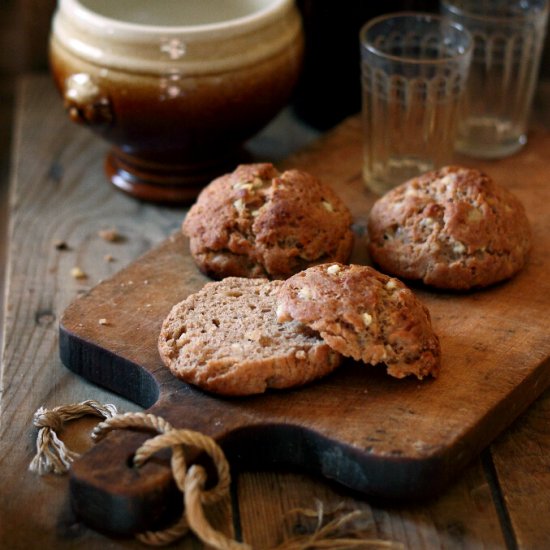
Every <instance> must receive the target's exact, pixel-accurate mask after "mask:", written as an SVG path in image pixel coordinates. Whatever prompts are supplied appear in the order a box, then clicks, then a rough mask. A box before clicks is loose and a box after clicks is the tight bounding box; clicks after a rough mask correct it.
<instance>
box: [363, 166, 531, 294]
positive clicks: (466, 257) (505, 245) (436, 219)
mask: <svg viewBox="0 0 550 550" xmlns="http://www.w3.org/2000/svg"><path fill="white" fill-rule="evenodd" d="M368 233H369V245H368V248H369V253H370V255H371V257H372V259H373V261H374V262H375V263H376V264H377V266H378V267H379V268H380V269H381V270H382V271H384V272H385V273H389V274H391V275H394V276H396V277H401V278H404V279H411V280H420V281H422V282H423V283H424V284H426V285H430V286H433V287H437V288H442V289H453V290H468V289H473V288H481V287H486V286H488V285H491V284H494V283H497V282H499V281H503V280H505V279H508V278H510V277H512V276H513V275H514V274H515V273H517V272H518V271H519V270H520V269H521V268H522V267H523V266H524V264H525V262H526V259H527V256H528V252H529V249H530V248H531V229H530V226H529V221H528V219H527V216H526V214H525V209H524V207H523V205H522V204H521V203H520V201H519V200H518V199H517V198H516V197H515V196H514V195H513V194H512V193H511V192H510V191H508V190H507V189H506V188H504V187H502V186H500V185H497V184H496V183H495V182H494V181H493V180H492V179H491V178H490V177H489V176H487V175H486V174H484V173H482V172H480V171H479V170H474V169H471V168H463V167H460V166H447V167H445V168H442V169H441V170H437V171H434V172H428V173H426V174H424V175H422V176H420V177H418V178H414V179H412V180H410V181H408V182H406V183H404V184H403V185H400V186H399V187H396V188H395V189H392V190H391V191H389V192H388V193H386V194H385V195H384V196H383V197H381V198H380V199H379V200H378V201H377V202H376V203H375V204H374V206H373V208H372V210H371V212H370V214H369V220H368Z"/></svg>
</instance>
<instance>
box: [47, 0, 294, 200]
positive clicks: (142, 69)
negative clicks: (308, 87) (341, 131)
mask: <svg viewBox="0 0 550 550" xmlns="http://www.w3.org/2000/svg"><path fill="white" fill-rule="evenodd" d="M302 54H303V34H302V26H301V20H300V16H299V13H298V11H297V9H296V7H295V5H294V3H293V1H292V0H232V1H231V2H228V1H227V0H187V1H185V2H182V1H181V0H155V1H154V2H151V1H150V0H117V1H116V2H112V1H107V0H60V2H59V5H58V9H57V12H56V14H55V16H54V18H53V24H52V32H51V39H50V61H51V68H52V73H53V76H54V80H55V82H56V85H57V87H58V88H59V90H60V92H61V94H62V96H63V99H64V103H65V107H66V109H67V111H68V113H69V116H70V117H71V119H72V120H74V121H76V122H79V123H83V124H85V125H87V126H89V127H90V128H91V129H93V130H94V131H95V132H97V133H98V134H99V135H101V136H102V137H103V138H105V139H106V140H107V141H108V142H110V143H111V144H112V148H111V149H110V151H109V153H108V156H107V159H106V165H105V166H106V172H107V174H108V177H109V179H110V181H111V182H112V183H113V184H114V185H115V186H116V187H118V188H119V189H121V190H123V191H125V192H126V193H129V194H130V195H133V196H134V197H137V198H139V199H143V200H147V201H157V202H172V203H186V202H190V201H192V200H193V199H194V198H195V197H196V195H197V193H198V192H199V191H200V189H201V188H202V186H204V184H206V183H207V182H208V181H210V180H211V179H212V178H213V177H215V176H217V175H219V174H221V173H223V172H226V171H229V170H233V169H234V167H235V165H236V164H237V163H238V162H239V161H240V160H242V158H241V157H239V155H240V153H241V151H242V144H243V142H244V141H246V140H247V139H249V138H250V137H252V136H253V135H254V134H255V133H257V132H258V131H259V130H261V129H262V127H263V126H265V125H266V124H267V123H268V122H269V121H270V120H271V119H272V118H273V117H274V116H275V115H276V114H277V113H278V112H279V110H280V109H281V108H282V107H283V106H284V105H285V104H286V103H287V102H288V100H289V98H290V95H291V93H292V90H293V88H294V85H295V83H296V81H297V78H298V75H299V71H300V67H301V60H302Z"/></svg>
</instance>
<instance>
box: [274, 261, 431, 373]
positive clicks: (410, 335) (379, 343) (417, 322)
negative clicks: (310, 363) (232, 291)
mask: <svg viewBox="0 0 550 550" xmlns="http://www.w3.org/2000/svg"><path fill="white" fill-rule="evenodd" d="M277 318H278V320H279V321H280V322H283V323H284V322H285V321H292V322H296V321H300V322H301V323H304V324H305V325H307V326H308V327H310V328H311V329H313V330H315V331H317V332H319V334H320V336H321V338H322V339H323V340H324V341H325V342H326V343H327V344H328V345H329V346H330V347H331V348H333V349H334V350H335V351H337V352H339V353H341V354H342V355H344V356H346V357H352V358H353V359H355V360H356V361H363V362H364V363H368V364H372V365H375V364H378V363H384V364H385V365H386V367H387V372H388V374H390V375H391V376H394V377H396V378H403V377H405V376H408V375H414V376H416V377H417V378H419V379H422V378H424V377H426V376H428V375H431V376H433V377H437V375H438V373H439V369H440V355H441V349H440V345H439V339H438V337H437V335H436V334H435V333H434V331H433V329H432V325H431V319H430V313H429V311H428V309H427V308H426V307H425V306H424V305H423V304H422V303H421V302H420V301H419V300H418V299H417V298H416V296H415V295H414V294H413V292H412V291H411V290H410V289H409V288H407V287H406V286H405V285H404V284H403V283H402V282H401V281H399V280H398V279H394V278H391V277H388V276H387V275H384V274H382V273H380V272H378V271H376V270H375V269H373V268H371V267H368V266H360V265H342V264H339V263H332V264H324V265H318V266H315V267H311V268H309V269H306V270H305V271H302V272H300V273H297V274H296V275H293V276H292V277H290V278H289V279H287V280H286V281H284V282H283V284H282V286H281V290H280V292H279V296H278V308H277Z"/></svg>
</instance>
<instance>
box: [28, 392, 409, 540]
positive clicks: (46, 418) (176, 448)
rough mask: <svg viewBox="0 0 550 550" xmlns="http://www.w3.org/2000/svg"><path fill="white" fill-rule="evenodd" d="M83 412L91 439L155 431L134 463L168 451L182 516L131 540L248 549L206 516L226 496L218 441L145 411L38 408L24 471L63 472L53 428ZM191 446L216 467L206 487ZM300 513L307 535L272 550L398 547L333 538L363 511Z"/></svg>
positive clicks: (69, 457) (226, 473)
mask: <svg viewBox="0 0 550 550" xmlns="http://www.w3.org/2000/svg"><path fill="white" fill-rule="evenodd" d="M86 415H92V416H97V417H100V418H103V419H104V420H103V421H102V422H100V423H99V424H98V425H97V426H96V427H95V428H94V430H93V431H92V439H94V440H95V441H96V442H97V441H100V440H101V439H103V438H104V437H105V436H106V435H107V434H108V433H109V432H110V431H113V430H117V429H140V430H144V429H145V430H148V431H151V432H156V433H157V434H158V435H156V436H154V437H152V438H151V439H148V440H146V441H145V442H144V443H143V444H142V445H141V447H139V448H138V449H137V451H136V452H135V454H134V459H133V461H134V466H135V467H138V468H139V467H141V466H142V465H143V464H145V462H147V460H148V459H149V458H150V457H151V456H152V455H154V454H155V453H157V452H159V451H160V450H162V449H165V448H167V447H169V448H171V449H172V456H171V459H170V466H171V469H172V475H173V476H174V480H175V482H176V485H177V487H178V489H179V490H180V491H181V492H182V494H183V503H184V507H183V515H182V517H181V518H180V519H179V520H178V521H177V522H176V523H175V524H174V525H172V526H170V527H168V528H167V529H164V530H161V531H146V532H144V533H138V534H137V535H136V538H137V539H138V540H140V541H141V542H142V543H144V544H147V545H150V546H165V545H167V544H170V543H172V542H174V541H176V540H178V539H180V538H181V537H183V536H184V535H186V534H187V533H188V532H189V530H191V531H193V532H194V533H195V535H196V536H197V537H198V538H199V539H200V540H201V541H202V542H203V543H205V544H208V545H210V546H211V547H213V548H216V549H218V550H252V547H251V546H250V545H248V544H246V543H240V542H238V541H236V540H233V539H230V538H228V537H226V536H225V535H224V534H223V533H221V532H220V531H217V530H216V529H214V528H213V527H212V526H211V525H210V523H209V522H208V520H207V519H206V516H205V513H204V509H203V506H205V505H210V504H214V503H216V502H219V501H220V500H221V499H223V498H226V497H228V495H229V487H230V483H231V478H230V469H229V464H228V462H227V459H226V458H225V455H224V453H223V451H222V449H221V448H220V447H219V445H218V444H217V443H216V442H215V441H214V440H213V439H212V438H211V437H209V436H206V435H204V434H202V433H200V432H196V431H193V430H186V429H176V428H174V427H173V426H172V425H171V424H170V423H169V422H167V421H166V420H164V419H163V418H161V417H158V416H155V415H152V414H147V413H124V414H118V413H117V409H116V407H115V406H114V405H112V404H105V405H103V404H101V403H98V402H97V401H94V400H87V401H83V402H81V403H77V404H73V405H62V406H59V407H54V408H53V409H51V410H47V409H45V408H44V407H40V408H39V409H38V410H37V411H36V413H35V414H34V418H33V424H34V425H35V426H36V427H37V428H39V432H38V436H37V441H36V450H37V453H36V456H35V457H34V458H33V460H32V462H31V463H30V465H29V470H31V471H32V472H36V473H38V474H40V475H43V474H46V473H48V472H52V473H55V474H63V473H66V472H67V471H68V470H69V468H70V465H71V463H72V462H73V461H74V460H75V459H76V458H78V456H79V454H78V453H75V452H73V451H71V450H70V449H68V448H67V447H66V445H65V444H64V443H63V442H62V441H61V440H60V439H59V437H58V436H57V432H59V431H61V430H62V429H63V426H64V424H65V423H66V422H68V421H69V420H74V419H77V418H81V417H83V416H86ZM191 447H194V448H196V449H198V450H199V451H204V452H206V453H207V454H208V455H209V456H210V458H211V459H212V461H213V463H214V465H215V467H216V471H217V477H218V480H217V483H216V485H215V486H214V487H213V488H211V489H208V490H205V489H204V487H205V484H206V479H207V476H206V471H205V469H204V468H203V467H202V466H200V465H198V464H193V465H191V467H190V468H189V469H188V468H187V462H186V459H185V449H186V448H187V449H189V448H191ZM293 512H294V513H300V514H302V515H305V516H311V515H313V514H315V517H317V528H316V529H315V531H314V532H313V533H311V534H306V535H299V536H297V537H294V538H292V539H289V540H287V541H285V542H284V543H283V544H281V545H280V546H278V547H277V548H276V549H274V550H308V549H314V548H332V549H337V548H342V549H346V548H359V547H363V548H367V547H369V548H374V547H375V548H394V549H397V548H403V546H402V545H401V544H399V543H394V542H392V541H385V540H379V539H372V538H369V539H368V540H367V539H365V537H364V536H361V535H362V534H363V532H362V531H361V530H358V529H355V530H353V531H352V532H351V533H350V535H349V536H343V537H340V536H338V533H339V531H340V530H341V528H342V526H343V525H345V524H346V523H351V522H352V521H354V520H357V519H361V517H362V516H364V515H365V513H364V512H362V511H360V510H355V511H353V512H351V513H348V514H346V515H345V516H342V517H340V518H336V519H334V520H332V521H330V522H329V523H327V524H326V525H323V516H324V510H323V506H322V504H321V503H318V506H317V511H311V510H303V509H297V510H293V511H291V512H290V513H293Z"/></svg>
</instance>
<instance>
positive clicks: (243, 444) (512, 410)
mask: <svg viewBox="0 0 550 550" xmlns="http://www.w3.org/2000/svg"><path fill="white" fill-rule="evenodd" d="M533 142H534V144H535V147H532V148H531V149H530V150H529V151H526V152H523V153H522V154H520V155H517V156H516V157H514V158H513V160H507V161H502V162H500V163H498V164H493V165H491V166H486V165H483V164H482V163H476V164H475V165H476V166H480V167H481V168H483V169H486V170H487V171H488V172H490V174H491V175H492V176H493V177H494V178H495V179H496V180H497V181H499V182H500V183H501V184H502V185H504V186H506V187H509V188H511V189H513V190H514V191H515V192H516V194H517V195H518V196H519V197H520V198H521V200H522V202H523V203H524V205H525V206H526V209H527V212H528V215H529V218H530V221H531V224H532V227H533V231H534V242H535V245H534V248H533V251H532V254H531V257H530V260H529V262H528V264H527V266H526V267H525V268H524V269H523V270H522V272H521V273H520V274H519V275H517V276H516V277H514V278H513V279H512V280H511V281H508V282H506V283H504V284H500V285H497V286H494V287H492V288H490V289H486V290H483V291H477V292H470V293H461V294H458V293H452V294H450V293H444V292H432V291H429V290H427V289H425V288H421V287H417V288H416V292H417V294H418V295H419V296H420V298H421V299H422V300H423V302H424V303H425V304H426V305H427V306H428V308H429V309H430V312H431V315H432V319H433V325H434V329H435V331H436V333H437V334H438V335H439V337H440V340H441V347H442V364H443V366H442V373H441V375H440V377H439V379H438V380H437V381H424V382H422V383H419V382H418V381H417V380H416V379H415V380H395V379H392V378H390V377H388V376H387V375H385V373H384V372H383V369H380V368H379V369H375V368H372V367H370V368H369V367H366V366H364V365H362V364H358V363H353V362H351V361H347V362H346V363H345V365H344V367H342V368H340V369H339V370H338V371H337V372H336V373H334V374H333V375H331V376H329V377H327V378H325V379H324V380H322V381H320V382H318V383H315V384H311V385H308V386H307V387H305V388H300V389H297V390H292V391H284V392H269V393H268V394H266V395H262V396H257V397H249V398H243V399H224V398H219V397H216V396H213V395H208V394H206V393H204V392H202V391H198V390H196V389H193V388H191V387H189V386H188V385H186V384H184V383H182V382H180V381H179V380H177V379H175V378H174V377H172V376H171V374H170V373H169V372H167V369H166V368H164V367H163V365H162V363H161V361H160V360H159V357H158V352H157V349H156V342H157V338H158V333H159V330H160V325H161V323H162V320H163V319H164V317H165V316H166V315H167V314H168V312H169V311H170V309H171V307H172V305H173V304H175V303H177V302H179V301H180V300H182V299H183V298H185V297H186V296H187V295H189V294H190V293H191V292H194V291H196V290H198V289H199V288H200V287H201V286H202V285H203V284H204V283H205V282H207V281H208V279H207V278H206V277H204V276H203V275H202V274H201V273H200V272H199V271H198V269H197V268H196V266H195V264H194V262H193V260H192V258H191V256H190V253H189V250H188V245H187V242H186V239H185V238H183V236H181V233H179V232H178V233H177V234H175V235H174V236H172V237H171V238H169V239H168V240H167V241H166V242H164V243H163V244H162V245H160V246H159V247H158V248H156V249H154V250H153V251H151V252H150V253H148V254H146V255H145V256H143V257H142V258H140V259H138V260H137V261H136V262H134V263H133V264H131V265H130V266H129V267H127V268H126V269H124V270H122V271H121V272H119V273H118V274H117V275H115V276H114V277H112V278H110V279H109V280H107V281H105V282H103V283H101V284H100V285H98V286H97V287H95V288H94V289H92V290H91V291H90V292H89V293H88V294H86V295H85V296H82V297H80V298H79V299H78V300H76V301H75V302H74V303H73V304H72V305H71V306H70V307H69V308H68V309H67V311H66V312H65V315H64V317H63V318H62V320H61V325H60V330H61V341H60V349H61V358H62V360H63V362H64V363H65V364H66V365H67V366H68V367H69V368H70V369H72V370H74V371H75V372H77V373H78V374H80V375H81V376H83V377H84V378H86V379H88V380H92V381H94V382H96V383H98V384H100V385H102V386H105V387H107V388H108V389H110V390H113V391H115V392H117V393H122V394H123V395H124V396H125V397H127V398H129V399H131V400H132V401H135V402H137V403H139V404H140V405H143V406H146V407H147V406H150V407H151V408H150V409H149V410H150V412H153V413H155V414H158V415H160V416H163V417H164V418H166V419H168V420H169V421H170V422H171V423H172V424H173V425H175V426H178V427H182V428H189V429H195V430H198V431H201V432H203V433H207V434H208V435H211V436H212V437H214V438H216V439H217V440H218V441H220V442H221V443H222V445H223V447H224V450H225V452H226V454H227V455H228V456H229V457H230V459H231V461H232V462H233V463H234V464H235V463H237V462H238V463H240V464H244V465H246V467H248V468H250V467H255V468H258V467H266V466H274V465H277V464H287V465H288V464H291V465H293V466H299V467H303V468H308V469H309V470H314V471H316V472H317V473H319V474H321V475H323V476H325V477H327V478H329V479H334V480H336V481H337V482H339V483H341V484H343V485H345V486H346V487H348V488H351V489H353V490H356V491H360V492H363V493H366V494H367V495H369V496H371V497H373V496H374V497H382V498H386V499H388V498H389V499H401V500H402V499H409V500H410V499H416V500H420V499H425V498H426V497H428V496H431V495H432V494H434V493H436V492H439V491H441V490H442V489H443V488H444V487H445V486H446V485H447V484H448V483H449V482H450V480H452V479H453V478H454V477H455V476H456V475H457V473H458V472H459V471H460V470H461V469H462V468H463V467H464V466H465V465H466V464H467V463H469V462H470V461H471V460H472V458H473V457H474V456H475V455H477V454H478V453H479V452H480V451H481V450H482V449H483V448H485V447H486V446H487V445H488V444H489V442H490V441H492V440H493V439H494V438H495V437H496V436H497V435H498V434H499V433H500V432H501V431H502V430H503V429H504V428H505V427H507V426H508V425H509V424H510V422H512V420H514V419H515V418H516V416H517V415H518V414H520V413H521V412H522V411H523V410H524V409H525V408H526V407H527V406H528V405H529V404H530V403H531V402H532V401H533V400H534V399H535V398H536V397H538V395H539V394H540V393H541V392H542V391H543V390H544V389H545V388H546V387H547V386H548V385H549V383H550V361H549V358H550V341H549V339H548V336H547V328H548V327H547V321H546V318H545V312H546V311H547V309H548V307H549V306H550V284H549V283H550V281H548V280H547V279H546V278H545V274H546V273H548V272H549V270H550V205H548V203H546V202H545V201H544V200H543V190H544V178H545V177H546V172H547V171H548V169H549V168H550V162H549V161H548V159H547V158H546V150H547V148H548V147H549V146H550V136H548V135H547V134H546V133H542V132H541V133H540V134H537V135H536V136H535V137H534V140H533ZM286 164H287V165H289V166H294V167H299V168H303V169H306V170H309V171H314V172H315V173H317V174H318V175H319V177H321V178H322V179H324V180H325V181H327V182H328V183H329V184H331V185H332V186H333V188H334V189H335V190H336V191H337V192H338V193H339V195H340V196H341V197H342V198H343V200H344V201H345V202H346V203H347V204H348V205H349V207H350V208H351V209H352V211H353V215H354V229H355V232H356V246H355V251H354V255H353V257H352V259H351V261H352V262H353V263H368V262H369V259H368V257H367V256H366V254H365V227H366V222H367V217H368V212H369V210H370V207H371V205H372V203H373V201H374V200H375V197H374V196H373V195H372V194H370V193H368V192H367V191H366V190H365V188H364V185H363V183H362V180H361V176H360V174H359V173H358V168H359V167H360V166H361V131H360V124H359V120H358V119H357V118H352V119H349V120H348V121H347V122H345V123H343V124H342V125H341V126H340V127H338V128H337V129H336V130H334V131H332V132H331V133H330V134H329V135H327V136H326V137H325V138H324V139H321V140H320V141H319V142H318V143H317V144H316V145H314V146H313V147H311V148H310V149H308V150H307V151H305V152H303V153H301V154H298V155H296V156H293V157H291V158H290V159H289V160H288V161H287V162H286ZM518 174H521V179H519V180H518ZM534 287H537V288H538V290H539V291H540V294H539V295H538V297H537V299H536V300H534V299H533V295H532V294H531V289H532V288H534ZM99 319H105V320H106V321H107V324H106V325H102V324H99V322H98V320H99ZM151 405H152V406H151ZM343 419H344V422H343V421H342V420H343ZM126 439H128V440H130V436H124V435H120V436H118V439H117V444H116V445H115V444H114V443H113V441H110V442H106V443H105V444H102V443H100V444H98V445H97V446H96V447H95V448H94V449H93V451H92V452H91V453H90V454H89V455H88V456H87V457H84V458H83V459H82V460H80V461H79V462H78V464H76V465H75V467H74V469H73V475H72V495H73V503H74V505H75V507H76V509H77V510H78V511H79V513H80V514H81V515H82V516H83V517H85V518H86V519H87V520H88V521H89V522H90V523H92V524H93V525H96V526H103V527H104V528H108V529H109V530H113V531H114V532H122V533H126V532H131V531H132V530H136V529H138V528H142V527H143V525H144V524H145V522H146V518H150V519H151V521H153V520H154V519H155V517H154V516H153V514H151V510H155V511H156V512H157V513H160V511H161V509H162V503H166V502H167V499H166V495H165V494H164V493H162V494H160V495H159V496H158V500H156V501H148V500H147V502H144V504H143V507H140V506H138V505H136V501H140V499H147V498H148V496H147V495H149V494H154V493H155V492H158V491H159V487H160V485H161V483H162V474H161V472H156V473H151V476H154V479H155V480H156V481H155V482H153V481H152V480H151V479H148V476H147V474H146V473H145V471H143V472H141V474H140V476H137V477H136V475H135V472H134V471H132V470H131V469H130V468H128V466H127V456H130V455H131V454H132V452H133V450H135V447H134V446H132V445H135V443H134V442H133V441H131V442H130V441H129V442H128V443H125V441H126ZM107 456H108V459H107ZM117 457H118V461H119V463H120V468H118V469H117V468H116V467H115V462H116V460H117ZM106 460H109V463H110V464H112V469H111V470H109V475H107V474H106V473H105V470H104V469H103V470H102V469H101V468H99V465H100V464H101V463H102V462H105V461H106ZM166 479H169V476H168V475H167V476H166ZM130 480H131V482H130ZM141 482H142V483H143V487H142V490H141V491H140V490H139V488H138V487H139V484H140V483H141ZM125 487H128V489H126V490H125ZM167 491H168V489H167ZM81 494H82V495H85V498H82V497H81ZM93 494H97V502H96V500H95V498H94V496H93ZM113 494H114V495H116V497H117V499H116V501H115V500H113V498H112V495H113ZM122 495H126V498H127V499H128V503H127V504H126V506H127V508H128V510H129V514H130V513H133V514H135V517H133V518H132V517H130V515H128V516H126V517H125V518H121V517H119V516H115V515H114V513H113V510H112V509H111V508H115V509H118V508H119V507H120V499H121V498H123V497H122ZM99 503H101V505H99ZM115 517H116V521H115V520H114V519H113V518H115Z"/></svg>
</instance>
